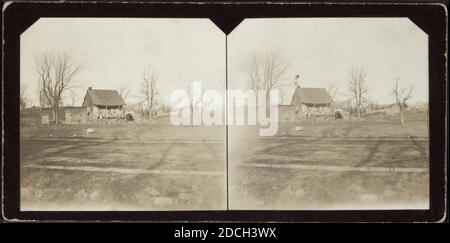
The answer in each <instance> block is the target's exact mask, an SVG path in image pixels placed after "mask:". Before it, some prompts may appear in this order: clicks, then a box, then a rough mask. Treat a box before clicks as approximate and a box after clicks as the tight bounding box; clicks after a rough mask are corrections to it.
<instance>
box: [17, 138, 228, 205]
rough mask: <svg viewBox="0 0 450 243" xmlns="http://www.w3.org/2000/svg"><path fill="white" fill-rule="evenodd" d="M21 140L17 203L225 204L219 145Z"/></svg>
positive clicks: (203, 143) (95, 140) (222, 156)
mask: <svg viewBox="0 0 450 243" xmlns="http://www.w3.org/2000/svg"><path fill="white" fill-rule="evenodd" d="M205 143H207V142H205V141H200V142H197V141H195V142H190V141H184V142H172V143H170V142H167V141H166V142H161V141H158V142H152V141H131V140H128V141H120V140H100V139H22V140H21V151H20V152H21V208H22V209H27V210H41V209H44V210H116V209H118V210H170V209H173V210H204V209H223V208H225V206H226V205H225V202H226V200H225V197H226V195H225V183H224V180H225V176H224V173H225V159H224V154H223V153H219V152H216V151H220V150H221V148H222V147H224V146H225V145H224V143H220V142H218V141H213V142H212V143H210V144H209V143H208V144H207V146H206V145H205Z"/></svg>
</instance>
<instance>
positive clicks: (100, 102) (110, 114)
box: [82, 87, 125, 121]
mask: <svg viewBox="0 0 450 243" xmlns="http://www.w3.org/2000/svg"><path fill="white" fill-rule="evenodd" d="M124 105H125V102H124V101H123V99H122V97H121V96H120V94H119V92H117V91H116V90H105V89H92V88H91V87H89V88H88V90H87V91H86V96H85V97H84V100H83V105H82V106H83V107H85V108H86V114H87V119H88V120H90V121H92V120H97V119H105V118H122V117H123V116H124V109H123V108H124V107H123V106H124Z"/></svg>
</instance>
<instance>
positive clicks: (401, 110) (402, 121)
mask: <svg viewBox="0 0 450 243" xmlns="http://www.w3.org/2000/svg"><path fill="white" fill-rule="evenodd" d="M399 113H400V124H402V126H404V125H405V121H404V120H403V109H402V108H401V107H399Z"/></svg>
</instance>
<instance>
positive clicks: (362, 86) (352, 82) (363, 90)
mask: <svg viewBox="0 0 450 243" xmlns="http://www.w3.org/2000/svg"><path fill="white" fill-rule="evenodd" d="M366 76H367V72H366V70H365V69H364V68H362V67H360V68H352V70H351V71H350V72H349V73H348V75H347V78H348V83H347V85H348V90H349V92H350V95H351V98H352V100H353V101H354V102H355V106H356V110H357V111H358V118H359V119H361V110H362V104H363V101H364V100H365V96H366V94H367V91H368V88H367V84H366Z"/></svg>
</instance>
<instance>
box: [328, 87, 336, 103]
mask: <svg viewBox="0 0 450 243" xmlns="http://www.w3.org/2000/svg"><path fill="white" fill-rule="evenodd" d="M337 92H338V87H337V85H336V84H335V83H330V84H328V94H329V95H330V97H331V99H332V100H333V101H334V99H335V98H336V94H337Z"/></svg>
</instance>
